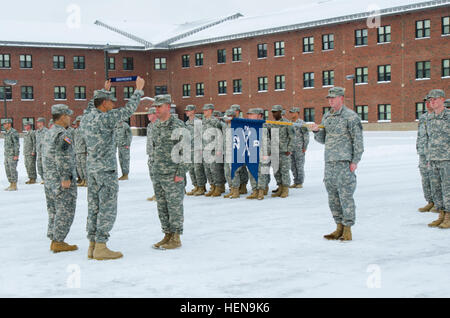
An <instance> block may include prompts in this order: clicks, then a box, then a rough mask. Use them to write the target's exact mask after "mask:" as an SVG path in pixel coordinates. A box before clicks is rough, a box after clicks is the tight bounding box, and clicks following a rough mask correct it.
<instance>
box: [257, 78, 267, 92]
mask: <svg viewBox="0 0 450 318" xmlns="http://www.w3.org/2000/svg"><path fill="white" fill-rule="evenodd" d="M268 88H269V80H268V78H267V77H258V92H267V90H268Z"/></svg>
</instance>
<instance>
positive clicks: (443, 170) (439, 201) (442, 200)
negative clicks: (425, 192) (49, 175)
mask: <svg viewBox="0 0 450 318" xmlns="http://www.w3.org/2000/svg"><path fill="white" fill-rule="evenodd" d="M430 166H431V168H430V175H431V177H430V180H431V191H432V192H433V199H434V205H435V206H436V208H437V209H438V210H444V211H445V212H450V160H443V161H431V162H430Z"/></svg>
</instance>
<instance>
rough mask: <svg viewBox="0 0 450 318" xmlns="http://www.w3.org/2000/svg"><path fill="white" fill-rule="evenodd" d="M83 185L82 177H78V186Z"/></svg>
mask: <svg viewBox="0 0 450 318" xmlns="http://www.w3.org/2000/svg"><path fill="white" fill-rule="evenodd" d="M82 186H83V180H82V179H78V181H77V187H82Z"/></svg>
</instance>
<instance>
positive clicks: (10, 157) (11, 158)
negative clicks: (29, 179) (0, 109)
mask: <svg viewBox="0 0 450 318" xmlns="http://www.w3.org/2000/svg"><path fill="white" fill-rule="evenodd" d="M3 127H4V128H5V131H6V132H5V144H4V148H5V152H4V154H5V158H4V160H5V170H6V176H7V178H8V181H9V187H7V188H6V189H5V191H17V179H18V175H17V163H18V162H19V152H20V144H19V133H18V132H17V131H16V130H15V129H14V128H12V120H11V119H6V120H5V122H4V124H3Z"/></svg>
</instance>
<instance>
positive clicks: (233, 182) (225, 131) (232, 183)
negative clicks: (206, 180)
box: [222, 109, 245, 199]
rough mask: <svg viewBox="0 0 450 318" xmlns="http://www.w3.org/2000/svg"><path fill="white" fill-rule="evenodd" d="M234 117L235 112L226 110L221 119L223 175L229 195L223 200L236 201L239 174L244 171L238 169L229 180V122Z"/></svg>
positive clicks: (231, 156)
mask: <svg viewBox="0 0 450 318" xmlns="http://www.w3.org/2000/svg"><path fill="white" fill-rule="evenodd" d="M234 116H235V112H234V111H233V110H232V109H228V110H227V111H226V112H225V116H224V117H223V120H224V122H225V125H224V126H223V127H222V135H223V154H224V158H225V160H224V162H225V164H224V174H225V179H226V181H227V183H228V186H229V187H230V193H228V194H226V195H225V196H224V198H225V199H238V198H239V197H240V193H239V187H240V184H241V178H240V174H239V172H240V170H241V169H245V167H243V166H241V167H239V168H238V170H236V172H235V174H234V178H231V163H232V158H233V148H232V133H231V121H232V120H233V117H234Z"/></svg>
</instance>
